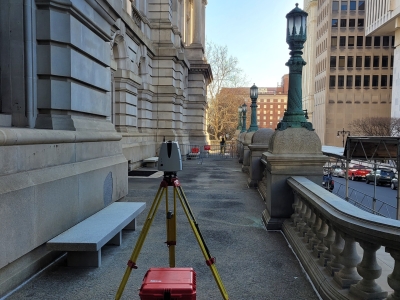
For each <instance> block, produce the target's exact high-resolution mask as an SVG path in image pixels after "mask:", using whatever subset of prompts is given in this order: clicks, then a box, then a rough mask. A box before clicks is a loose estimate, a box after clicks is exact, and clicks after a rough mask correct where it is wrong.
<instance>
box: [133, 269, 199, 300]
mask: <svg viewBox="0 0 400 300" xmlns="http://www.w3.org/2000/svg"><path fill="white" fill-rule="evenodd" d="M139 296H140V299H141V300H163V299H171V300H175V299H179V300H195V299H196V272H195V271H194V270H193V269H192V268H150V269H149V270H148V271H147V273H146V275H145V276H144V278H143V282H142V286H141V288H140V292H139ZM168 297H169V298H168Z"/></svg>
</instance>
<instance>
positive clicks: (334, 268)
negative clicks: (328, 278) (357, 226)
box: [326, 228, 344, 276]
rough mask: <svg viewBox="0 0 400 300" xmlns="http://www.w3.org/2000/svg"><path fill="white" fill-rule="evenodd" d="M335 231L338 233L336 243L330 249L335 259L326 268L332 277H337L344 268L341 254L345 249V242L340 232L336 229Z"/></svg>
mask: <svg viewBox="0 0 400 300" xmlns="http://www.w3.org/2000/svg"><path fill="white" fill-rule="evenodd" d="M334 230H335V232H336V235H335V241H334V242H333V244H332V245H331V247H330V249H331V253H332V256H333V257H332V259H331V261H330V262H328V263H327V266H326V268H327V269H328V271H329V273H331V275H332V276H333V275H335V272H339V271H340V270H341V269H342V268H343V265H342V262H341V261H340V253H342V251H343V248H344V240H343V238H342V236H341V234H340V231H339V230H337V229H336V228H334Z"/></svg>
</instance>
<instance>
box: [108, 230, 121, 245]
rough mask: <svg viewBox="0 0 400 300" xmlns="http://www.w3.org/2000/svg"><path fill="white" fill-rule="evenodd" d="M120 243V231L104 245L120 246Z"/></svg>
mask: <svg viewBox="0 0 400 300" xmlns="http://www.w3.org/2000/svg"><path fill="white" fill-rule="evenodd" d="M121 244H122V233H121V231H120V232H118V233H117V234H116V235H115V236H114V237H113V238H112V239H111V240H109V241H108V242H107V243H106V245H116V246H121Z"/></svg>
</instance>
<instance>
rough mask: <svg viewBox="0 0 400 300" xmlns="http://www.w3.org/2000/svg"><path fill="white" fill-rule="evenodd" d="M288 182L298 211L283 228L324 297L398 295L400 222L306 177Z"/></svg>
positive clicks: (359, 297)
mask: <svg viewBox="0 0 400 300" xmlns="http://www.w3.org/2000/svg"><path fill="white" fill-rule="evenodd" d="M287 183H288V185H289V186H290V187H291V188H292V190H293V193H294V203H293V208H294V213H293V215H292V216H291V218H290V219H287V220H286V221H285V222H284V223H283V226H282V230H283V232H284V234H285V236H286V238H287V239H288V241H289V243H290V245H291V246H292V248H293V250H294V252H295V253H296V255H297V256H298V258H299V259H300V261H301V263H302V264H303V267H304V268H305V270H306V272H307V273H308V275H309V277H310V279H311V281H312V282H313V284H314V286H315V288H316V290H317V291H318V292H319V294H320V296H321V297H322V298H323V299H335V300H336V299H392V300H393V299H400V221H397V220H392V219H388V218H384V217H380V216H376V215H373V214H370V213H368V212H365V211H363V210H360V209H359V208H356V207H354V206H353V205H351V204H350V203H348V202H346V201H345V200H343V199H341V198H339V197H337V196H335V195H333V194H332V193H330V192H328V191H326V190H325V189H323V188H322V187H320V186H319V185H317V184H315V183H314V182H312V181H310V180H309V179H307V178H305V177H300V176H294V177H290V178H289V179H288V180H287ZM381 247H384V249H385V251H386V252H387V253H389V254H390V256H391V257H390V256H388V255H387V253H384V252H383V251H378V250H379V249H380V248H381ZM377 252H379V253H380V255H383V257H385V256H386V257H385V260H382V259H378V258H377ZM379 257H381V256H379ZM387 259H388V260H391V262H392V263H393V260H394V264H393V265H394V266H393V268H390V267H388V266H387V264H386V263H383V261H387ZM382 267H384V271H385V272H386V273H387V274H383V273H385V272H383V273H382V270H383V269H382Z"/></svg>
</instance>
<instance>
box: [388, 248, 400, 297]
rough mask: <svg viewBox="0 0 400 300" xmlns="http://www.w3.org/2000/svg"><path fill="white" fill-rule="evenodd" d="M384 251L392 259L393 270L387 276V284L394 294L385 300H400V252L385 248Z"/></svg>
mask: <svg viewBox="0 0 400 300" xmlns="http://www.w3.org/2000/svg"><path fill="white" fill-rule="evenodd" d="M385 251H386V252H389V253H390V255H391V256H392V257H393V258H394V269H393V272H392V274H390V275H389V276H388V284H389V286H390V287H391V288H392V289H393V290H394V292H393V293H392V294H390V295H389V297H387V300H398V299H400V252H399V251H397V250H393V249H389V248H386V249H385Z"/></svg>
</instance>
